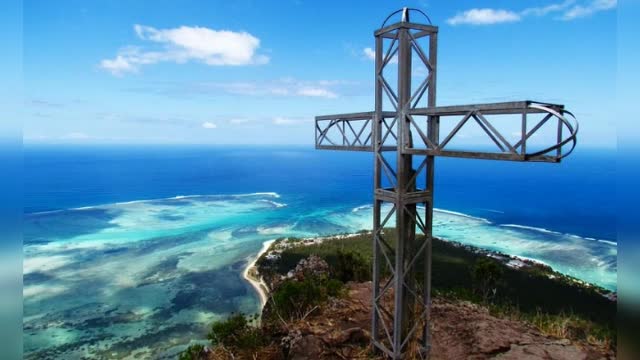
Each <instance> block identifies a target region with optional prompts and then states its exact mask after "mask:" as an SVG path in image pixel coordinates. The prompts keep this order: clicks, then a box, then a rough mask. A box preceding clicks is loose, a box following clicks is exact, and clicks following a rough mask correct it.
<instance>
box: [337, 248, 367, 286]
mask: <svg viewBox="0 0 640 360" xmlns="http://www.w3.org/2000/svg"><path fill="white" fill-rule="evenodd" d="M371 266H372V265H371V263H370V262H369V261H367V260H366V259H365V257H364V256H362V255H361V254H359V253H356V252H354V251H342V250H338V252H337V258H336V266H335V269H334V272H335V276H336V277H337V278H338V279H339V280H340V281H342V282H344V283H346V282H348V281H357V282H362V281H368V280H371Z"/></svg>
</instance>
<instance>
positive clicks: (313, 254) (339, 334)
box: [180, 230, 617, 360]
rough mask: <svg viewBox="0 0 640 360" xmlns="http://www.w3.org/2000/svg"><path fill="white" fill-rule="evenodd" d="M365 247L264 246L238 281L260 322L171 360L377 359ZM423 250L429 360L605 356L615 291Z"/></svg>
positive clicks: (484, 256)
mask: <svg viewBox="0 0 640 360" xmlns="http://www.w3.org/2000/svg"><path fill="white" fill-rule="evenodd" d="M371 236H372V234H371V232H370V231H364V230H363V231H361V232H359V233H356V234H341V235H334V236H328V237H313V238H291V237H289V238H279V239H276V240H271V241H267V242H265V243H264V244H263V247H262V249H261V251H260V253H259V254H258V255H257V256H256V257H255V258H254V259H253V260H252V261H250V262H249V263H248V265H247V267H246V269H245V271H244V277H245V279H247V281H249V282H250V283H251V284H252V285H253V287H254V288H255V289H256V291H257V292H258V293H259V294H260V298H261V302H262V304H263V310H262V313H261V314H241V313H236V314H232V315H230V316H229V317H228V318H227V319H224V320H221V321H217V322H215V323H213V324H212V326H211V329H210V332H209V336H208V337H209V340H210V342H208V343H197V344H192V345H191V346H189V347H188V348H187V349H186V350H185V351H184V352H183V353H182V354H181V355H180V359H181V360H189V359H254V358H259V359H318V358H321V359H337V358H342V359H353V358H376V355H375V354H373V352H372V349H371V347H370V344H369V331H370V320H371V281H370V280H371V261H372V255H371V254H372V242H371ZM421 240H423V238H421ZM432 246H433V260H432V269H433V280H432V281H433V289H434V296H433V309H432V318H431V319H432V322H431V327H432V334H433V335H432V350H431V358H432V359H452V358H468V357H473V358H478V359H485V358H487V359H488V358H494V357H496V356H498V355H500V356H502V357H501V358H506V359H518V358H521V357H522V356H525V355H528V356H530V357H529V358H532V359H536V358H539V359H546V358H548V357H549V356H550V357H551V358H554V359H613V358H615V357H616V351H617V349H616V339H617V337H616V330H615V329H616V323H615V318H616V305H617V294H616V293H615V292H611V291H609V290H607V289H604V288H601V287H599V286H595V285H592V284H588V283H585V282H583V281H581V280H578V279H575V278H572V277H570V276H567V275H563V274H560V273H558V272H556V271H554V270H553V269H552V268H551V267H549V266H547V265H545V264H541V263H539V262H535V261H532V260H529V259H524V258H519V257H515V256H510V255H506V254H502V253H498V252H493V251H487V250H483V249H479V248H475V247H472V246H468V245H463V244H459V243H455V242H449V241H444V240H440V239H434V241H433V245H432ZM384 275H385V274H383V276H384ZM453 344H455V346H454V345H453Z"/></svg>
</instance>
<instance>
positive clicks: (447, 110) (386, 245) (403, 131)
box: [315, 8, 578, 359]
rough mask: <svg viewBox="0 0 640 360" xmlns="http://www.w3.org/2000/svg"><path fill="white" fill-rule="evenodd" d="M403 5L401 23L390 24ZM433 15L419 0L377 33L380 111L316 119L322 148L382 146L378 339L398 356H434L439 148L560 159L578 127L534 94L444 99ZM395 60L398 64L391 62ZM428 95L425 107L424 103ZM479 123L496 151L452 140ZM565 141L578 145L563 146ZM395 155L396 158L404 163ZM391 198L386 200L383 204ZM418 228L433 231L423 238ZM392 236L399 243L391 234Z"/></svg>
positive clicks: (378, 160)
mask: <svg viewBox="0 0 640 360" xmlns="http://www.w3.org/2000/svg"><path fill="white" fill-rule="evenodd" d="M399 13H402V14H401V15H402V16H401V19H400V21H399V22H396V23H394V24H392V25H387V24H386V23H387V21H389V19H391V18H392V17H394V16H396V15H397V14H399ZM410 13H412V14H416V13H419V14H421V15H423V16H424V17H425V18H426V19H427V20H428V22H429V25H427V24H421V23H415V22H411V21H410V18H409V15H410ZM430 23H431V21H430V20H429V18H428V16H427V15H426V14H424V13H423V12H422V11H420V10H417V9H408V8H404V9H401V10H398V11H396V12H394V13H393V14H391V15H389V17H387V19H386V20H385V22H384V23H383V24H382V27H381V28H380V29H379V30H376V31H375V32H374V36H375V42H376V51H375V110H374V111H372V112H363V113H352V114H340V115H326V116H317V117H316V118H315V126H316V128H315V143H316V149H328V150H352V151H370V152H373V153H374V173H373V174H374V176H373V178H374V212H373V249H374V250H373V251H374V253H373V300H372V301H373V307H372V325H371V337H372V343H373V345H374V347H375V348H376V349H377V350H378V351H381V352H382V353H384V354H386V355H387V356H389V357H390V358H392V359H402V358H405V357H407V356H409V354H410V353H411V356H419V357H420V358H427V357H428V356H429V349H430V334H429V325H430V321H429V309H430V304H431V242H432V225H433V191H434V189H433V179H434V159H435V157H436V156H448V157H457V158H471V159H490V160H511V161H539V162H560V160H561V159H562V158H563V157H565V156H567V155H569V153H571V151H572V150H573V149H574V147H575V145H576V134H577V132H578V124H577V122H575V118H574V117H573V115H572V114H571V113H570V112H568V111H567V110H565V108H564V106H563V105H558V104H548V103H540V102H535V101H530V100H525V101H516V102H502V103H493V104H475V105H458V106H442V107H438V106H436V74H437V71H436V69H437V42H438V28H437V27H436V26H432V25H431V24H430ZM421 43H424V45H423V44H421ZM425 48H426V51H425V50H424V49H425ZM416 58H417V63H418V64H420V66H423V67H424V68H425V69H426V71H423V76H422V79H421V80H422V81H421V82H419V83H418V84H419V85H418V86H417V87H416V88H415V89H412V86H411V82H412V79H415V78H416V77H419V75H420V73H419V72H416V73H412V71H413V69H412V62H413V60H415V59H416ZM396 62H397V73H395V72H394V71H392V70H389V68H391V67H394V66H395V63H396ZM390 64H393V66H391V65H390ZM385 70H388V72H385ZM390 76H392V77H393V76H396V77H397V86H396V87H395V88H394V87H392V86H391V85H390V83H389V81H388V79H389V77H390ZM394 80H396V79H394ZM391 82H392V83H393V82H394V81H391ZM425 94H426V107H418V105H419V104H421V100H422V99H423V97H424V95H425ZM387 108H388V109H389V110H386V109H387ZM503 115H506V117H507V118H508V119H506V120H508V121H507V122H511V125H512V126H515V127H516V128H517V129H518V130H517V131H516V133H515V134H512V133H510V135H511V136H504V135H503V133H501V131H499V130H498V129H497V127H496V123H495V121H496V120H495V119H494V118H501V117H502V120H505V119H504V117H505V116H503ZM566 115H570V116H571V118H573V122H570V121H569V120H568V119H567V117H566ZM514 116H515V119H514ZM532 119H533V126H530V125H532V123H531V121H532ZM451 120H453V122H450V123H448V125H449V127H450V128H451V130H450V131H446V133H445V134H444V135H445V136H441V134H440V130H441V129H440V125H441V123H442V124H443V125H445V121H451ZM556 121H557V126H556V125H555V124H554V122H556ZM472 123H475V124H477V125H478V126H479V127H480V129H481V130H482V131H481V133H482V135H486V136H487V137H488V139H487V141H489V140H490V141H491V143H492V144H495V146H496V148H495V149H494V150H487V149H486V148H480V149H475V148H474V149H470V148H468V147H467V148H459V147H458V148H454V146H453V145H451V143H452V141H453V140H455V139H456V138H457V137H460V136H459V132H460V130H461V129H462V128H463V127H465V126H468V124H472ZM453 124H455V125H453ZM545 124H551V126H553V130H552V131H553V132H554V136H553V140H551V141H549V142H550V143H551V144H544V145H543V146H541V147H540V146H539V145H538V147H537V148H536V149H535V150H532V148H533V146H530V148H527V143H528V142H529V143H531V142H532V140H533V139H531V137H532V136H534V135H535V134H537V133H538V132H540V129H541V128H543V126H544V125H545ZM457 135H458V136H457ZM514 137H515V139H514ZM508 138H511V140H508ZM565 146H566V147H570V149H569V150H568V151H567V152H564V153H563V147H565ZM389 154H390V155H392V157H395V163H394V161H393V159H389V157H388V155H389ZM414 160H417V161H416V163H415V164H417V165H418V166H417V167H416V168H414ZM383 174H384V175H383ZM419 180H420V181H419ZM422 180H424V183H422ZM419 182H420V183H422V184H419ZM385 203H386V204H387V206H384V207H383V204H385ZM419 204H423V205H424V215H420V212H421V211H418V210H422V209H421V208H420V207H418V205H419ZM394 215H395V230H394V231H395V236H388V231H389V230H388V229H387V233H385V231H384V230H383V228H384V227H385V225H387V224H388V222H389V220H390V219H391V218H392V216H394ZM416 231H420V232H422V233H423V234H424V237H419V238H416ZM393 238H395V242H393V241H390V240H392V239H393ZM421 239H424V240H421ZM417 265H420V266H423V268H422V269H421V272H423V274H424V276H423V277H422V278H420V279H417V276H416V273H417V269H416V268H417ZM383 270H384V271H385V272H384V273H382V271H383ZM385 298H387V300H386V301H385ZM391 298H392V299H393V305H392V308H391V309H389V308H388V307H389V306H387V305H385V304H387V303H390V302H391V301H390V299H391ZM416 343H417V344H418V347H417V350H418V351H413V350H411V349H416V347H415V344H416Z"/></svg>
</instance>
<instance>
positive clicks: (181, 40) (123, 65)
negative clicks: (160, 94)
mask: <svg viewBox="0 0 640 360" xmlns="http://www.w3.org/2000/svg"><path fill="white" fill-rule="evenodd" d="M134 31H135V33H136V35H137V36H138V38H140V39H141V40H143V41H146V42H148V43H151V44H156V45H159V46H156V47H155V48H153V49H141V48H139V47H132V46H128V47H125V48H123V49H121V50H120V51H118V54H117V55H116V56H115V57H114V58H113V59H104V60H102V61H101V62H100V67H101V68H103V69H104V70H107V71H109V72H111V73H112V74H114V75H123V74H125V73H132V72H136V71H138V69H139V68H140V66H142V65H149V64H156V63H159V62H174V63H178V64H182V63H186V62H189V61H198V62H201V63H204V64H206V65H211V66H222V65H229V66H240V65H251V64H265V63H267V62H269V58H268V57H267V56H265V55H260V54H257V50H258V48H259V47H260V40H259V39H258V38H256V37H255V36H253V35H251V34H249V33H247V32H234V31H228V30H212V29H209V28H206V27H200V26H193V27H191V26H180V27H177V28H170V29H156V28H154V27H151V26H143V25H137V24H136V25H134Z"/></svg>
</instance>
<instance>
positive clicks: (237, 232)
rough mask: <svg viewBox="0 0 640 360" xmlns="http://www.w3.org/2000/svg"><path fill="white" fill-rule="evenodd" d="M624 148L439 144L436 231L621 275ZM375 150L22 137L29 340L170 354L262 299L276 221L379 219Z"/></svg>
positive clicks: (28, 346) (360, 225)
mask: <svg viewBox="0 0 640 360" xmlns="http://www.w3.org/2000/svg"><path fill="white" fill-rule="evenodd" d="M615 156H616V153H615V151H614V150H602V149H589V148H583V147H579V148H578V149H577V150H576V152H575V153H574V154H573V155H572V156H571V157H569V158H567V159H565V161H563V162H562V163H561V164H542V163H512V162H492V161H481V160H463V159H446V158H441V159H438V160H437V162H436V180H435V182H436V184H435V187H436V188H435V205H436V208H438V209H440V210H439V211H437V212H436V215H435V221H434V234H435V235H436V236H439V237H442V238H445V239H449V240H453V241H459V242H463V243H467V244H470V245H475V246H479V247H484V248H487V249H491V250H498V251H502V252H506V253H509V254H513V255H517V256H522V257H526V258H530V259H534V260H537V261H541V262H544V263H546V264H549V265H550V266H552V267H553V268H554V269H556V270H558V271H560V272H563V273H566V274H569V275H572V276H574V277H576V278H579V279H582V280H584V281H587V282H591V283H595V284H598V285H600V286H603V287H606V288H609V289H612V290H616V289H617V286H616V282H617V268H616V258H617V244H616V220H615V210H614V209H615V204H614V201H613V199H614V197H615V183H616V176H615ZM372 166H373V158H372V154H369V153H350V152H333V151H317V150H314V149H313V148H311V147H303V146H262V147H255V146H227V147H217V146H92V147H91V146H68V147H62V146H55V147H54V146H30V147H26V148H25V151H24V179H25V180H24V194H25V195H24V209H25V216H24V254H25V260H24V328H25V330H24V336H25V337H24V346H25V348H24V349H25V355H26V356H27V357H28V358H29V357H31V358H42V357H46V356H49V355H52V354H62V355H64V356H63V357H64V358H81V357H83V356H89V357H106V356H113V357H117V358H123V357H125V356H132V357H133V356H136V355H139V356H153V357H163V356H167V357H169V356H172V355H174V354H175V353H176V352H177V351H179V350H180V349H182V348H184V346H185V345H186V344H188V342H189V340H191V339H202V338H203V337H204V335H205V334H206V325H207V324H208V323H210V322H211V321H213V320H214V319H217V318H220V317H223V316H225V315H226V314H228V313H230V312H233V311H244V312H250V313H251V312H256V311H258V310H259V307H260V303H259V299H258V297H257V295H256V293H255V292H254V291H253V289H252V287H251V286H250V285H249V284H247V283H246V282H245V281H244V280H243V279H242V277H241V273H242V270H243V268H244V267H245V265H246V263H247V261H248V260H249V259H251V258H252V257H253V256H255V254H256V253H257V251H258V250H259V249H260V247H261V246H262V243H263V242H264V241H266V240H270V239H273V238H276V237H280V236H316V235H321V234H331V233H341V232H354V231H357V230H360V229H370V228H371V208H370V207H368V206H367V205H368V204H371V202H372V173H373V171H372ZM434 276H437V274H434Z"/></svg>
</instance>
